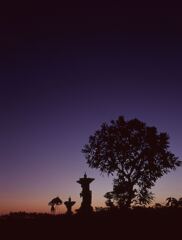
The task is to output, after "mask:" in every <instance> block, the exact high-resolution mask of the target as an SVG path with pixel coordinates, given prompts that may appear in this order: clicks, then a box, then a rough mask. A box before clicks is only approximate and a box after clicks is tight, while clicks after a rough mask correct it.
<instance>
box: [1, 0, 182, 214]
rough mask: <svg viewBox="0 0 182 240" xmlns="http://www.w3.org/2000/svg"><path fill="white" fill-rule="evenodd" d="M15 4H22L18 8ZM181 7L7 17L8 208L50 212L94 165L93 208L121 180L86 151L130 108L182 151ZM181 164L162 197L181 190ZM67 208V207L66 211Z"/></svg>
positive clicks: (4, 121) (158, 191)
mask: <svg viewBox="0 0 182 240" xmlns="http://www.w3.org/2000/svg"><path fill="white" fill-rule="evenodd" d="M14 10H16V11H14ZM181 10H182V9H179V8H178V9H175V8H172V7H167V6H166V7H165V8H164V7H163V8H153V7H151V6H150V7H147V6H146V7H143V8H139V7H138V8H136V7H135V6H133V8H129V7H126V6H121V5H119V4H118V3H117V2H115V3H113V5H107V4H105V6H99V5H97V8H96V7H94V6H89V7H88V6H83V5H79V4H77V5H75V6H74V5H71V7H68V6H44V8H42V7H39V6H37V7H36V8H34V7H33V6H27V7H26V6H21V8H18V7H17V6H15V9H13V7H12V8H11V9H8V11H4V15H2V16H1V19H0V20H1V21H0V29H1V35H0V112H1V114H0V132H1V134H0V213H4V212H9V211H18V210H26V211H48V210H49V209H48V206H47V203H48V201H49V200H51V198H53V197H56V196H57V195H59V196H60V198H61V199H62V200H66V199H67V198H68V197H69V196H72V198H73V199H74V200H76V201H77V205H76V208H77V207H78V206H79V205H80V201H81V199H80V197H79V193H80V190H81V189H80V186H79V184H77V183H76V180H78V179H79V177H82V176H83V174H84V172H85V171H87V173H88V175H89V176H90V177H95V181H94V182H93V183H92V185H91V189H92V190H93V205H94V206H103V205H104V198H103V195H104V194H105V192H107V191H109V190H111V188H112V178H110V179H108V177H107V176H105V177H102V176H100V173H99V170H94V169H89V168H88V166H87V164H86V160H85V159H84V156H83V154H82V153H81V149H82V147H83V145H84V144H86V143H87V142H88V137H89V135H91V134H93V132H94V131H95V130H97V129H98V128H99V127H100V125H101V123H102V122H104V121H106V122H109V121H110V120H112V119H116V118H117V117H118V116H119V115H123V116H125V117H126V119H131V118H138V119H140V120H142V121H144V122H146V123H147V124H148V125H150V126H156V127H157V128H158V130H159V131H166V132H168V133H169V135H170V142H171V150H172V151H173V152H174V153H175V154H176V155H177V156H178V157H179V158H180V159H181V158H182V148H181V143H182V128H181V122H182V113H181V102H182V95H181V92H182V82H181V81H182V71H181V65H182V44H181V43H182V28H181V23H182V15H181V12H182V11H181ZM181 182H182V169H178V170H177V171H175V172H171V173H170V174H168V175H166V176H165V177H163V178H161V179H160V180H159V181H158V182H157V184H156V186H155V188H154V189H153V191H154V193H155V196H156V201H159V202H164V200H165V198H166V197H168V196H173V197H180V196H182V186H181ZM64 210H65V208H64V207H62V211H64Z"/></svg>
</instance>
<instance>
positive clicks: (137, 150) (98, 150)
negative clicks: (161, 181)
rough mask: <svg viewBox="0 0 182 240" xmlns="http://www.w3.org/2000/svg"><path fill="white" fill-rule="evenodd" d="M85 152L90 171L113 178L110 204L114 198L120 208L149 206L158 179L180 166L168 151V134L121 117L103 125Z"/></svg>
mask: <svg viewBox="0 0 182 240" xmlns="http://www.w3.org/2000/svg"><path fill="white" fill-rule="evenodd" d="M82 152H83V153H84V154H85V157H86V159H87V163H88V164H89V166H90V167H91V168H96V169H100V171H101V172H102V173H107V174H108V175H113V176H114V182H113V191H112V192H110V195H109V199H110V200H109V201H111V196H112V198H113V200H114V201H115V202H116V203H117V205H118V206H119V207H123V206H126V207H129V206H131V204H132V203H138V204H147V203H150V201H151V200H152V198H153V195H152V193H151V192H150V189H151V187H153V186H154V184H155V182H156V181H157V179H158V178H160V177H162V176H163V175H164V174H167V173H168V172H169V171H170V170H175V169H176V167H178V166H180V165H181V161H179V159H178V158H177V157H176V156H175V155H174V154H173V153H172V152H171V151H170V150H169V136H168V134H167V133H165V132H161V133H158V131H157V129H156V127H149V126H147V125H146V124H145V123H144V122H141V121H140V120H138V119H132V120H129V121H126V120H125V119H124V117H122V116H120V117H119V118H118V119H117V120H115V121H114V120H112V121H111V122H110V124H107V123H103V124H102V125H101V128H100V129H99V130H97V131H96V132H95V134H94V135H91V136H90V137H89V143H88V144H86V145H85V146H84V147H83V149H82ZM106 197H107V195H106Z"/></svg>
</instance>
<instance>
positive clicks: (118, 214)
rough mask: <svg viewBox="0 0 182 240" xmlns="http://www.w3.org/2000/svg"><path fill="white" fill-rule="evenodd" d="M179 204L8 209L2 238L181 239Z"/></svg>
mask: <svg viewBox="0 0 182 240" xmlns="http://www.w3.org/2000/svg"><path fill="white" fill-rule="evenodd" d="M181 220H182V208H160V209H153V208H136V209H133V210H130V209H122V210H120V211H119V210H115V211H103V210H101V211H99V212H94V213H93V214H91V215H76V214H75V215H73V216H66V215H55V216H53V215H50V214H41V213H40V214H37V213H25V212H19V213H11V214H9V215H4V216H1V217H0V233H1V235H3V236H4V237H3V238H2V239H5V240H6V239H41V240H43V239H51V240H52V239H53V238H56V239H62V238H64V239H85V240H87V239H145V240H147V239H149V238H150V239H166V238H167V239H168V238H169V239H175V238H177V236H178V239H181V238H180V237H179V236H180V235H179V234H181Z"/></svg>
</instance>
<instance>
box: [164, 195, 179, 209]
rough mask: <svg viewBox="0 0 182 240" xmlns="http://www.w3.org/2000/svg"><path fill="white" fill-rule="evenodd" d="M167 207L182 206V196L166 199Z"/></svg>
mask: <svg viewBox="0 0 182 240" xmlns="http://www.w3.org/2000/svg"><path fill="white" fill-rule="evenodd" d="M166 207H173V208H177V207H182V198H179V199H178V200H177V199H176V198H173V197H168V198H167V199H166Z"/></svg>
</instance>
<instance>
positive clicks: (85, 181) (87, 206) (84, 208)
mask: <svg viewBox="0 0 182 240" xmlns="http://www.w3.org/2000/svg"><path fill="white" fill-rule="evenodd" d="M94 180H95V179H94V178H87V175H86V173H85V175H84V177H83V178H80V179H79V180H78V181H77V183H79V184H80V185H81V188H82V192H81V193H80V197H82V203H81V207H80V208H79V209H78V213H90V212H92V211H93V207H92V206H91V203H92V191H90V183H91V182H93V181H94Z"/></svg>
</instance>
